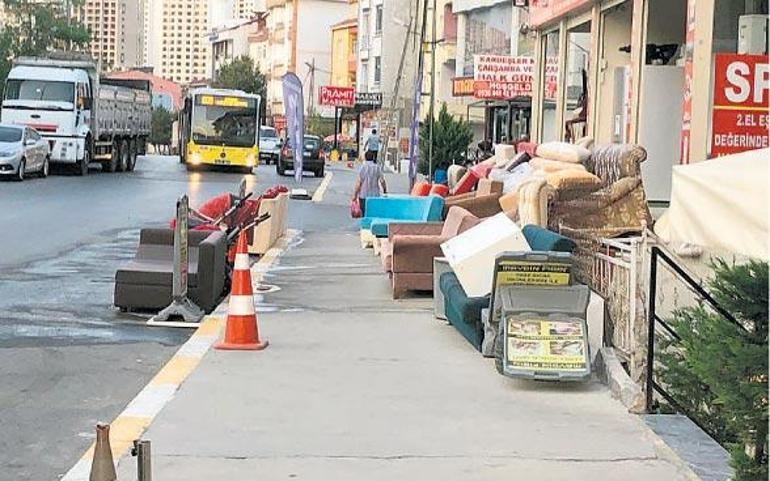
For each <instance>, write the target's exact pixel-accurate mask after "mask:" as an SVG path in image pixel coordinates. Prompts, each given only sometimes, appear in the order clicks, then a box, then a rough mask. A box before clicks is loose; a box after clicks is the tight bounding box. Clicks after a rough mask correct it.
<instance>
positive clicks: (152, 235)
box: [139, 229, 174, 246]
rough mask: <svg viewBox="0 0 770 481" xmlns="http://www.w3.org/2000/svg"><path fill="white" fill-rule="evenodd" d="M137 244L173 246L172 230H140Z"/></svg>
mask: <svg viewBox="0 0 770 481" xmlns="http://www.w3.org/2000/svg"><path fill="white" fill-rule="evenodd" d="M139 244H156V245H169V246H173V245H174V229H142V230H141V231H140V232H139Z"/></svg>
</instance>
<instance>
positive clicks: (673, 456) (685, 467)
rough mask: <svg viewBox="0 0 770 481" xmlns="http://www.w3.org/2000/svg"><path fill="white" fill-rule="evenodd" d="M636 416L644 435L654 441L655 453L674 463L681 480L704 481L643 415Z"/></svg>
mask: <svg viewBox="0 0 770 481" xmlns="http://www.w3.org/2000/svg"><path fill="white" fill-rule="evenodd" d="M634 417H635V418H636V421H637V422H638V423H639V425H640V426H641V428H642V430H643V431H644V435H645V436H646V437H647V438H648V439H649V440H650V442H651V443H652V445H653V449H654V450H655V455H656V456H657V457H658V458H660V459H662V460H663V461H666V462H667V463H670V464H671V465H673V466H674V467H675V468H676V470H677V472H678V473H679V475H680V478H679V479H680V480H684V481H703V479H702V478H701V477H700V476H698V475H697V474H695V471H693V470H692V468H691V467H690V465H689V464H688V463H687V461H685V460H684V459H682V458H681V457H680V456H679V455H678V454H677V453H676V451H674V450H673V449H672V448H671V447H670V446H669V445H668V444H666V442H665V441H664V440H663V439H661V437H660V436H658V435H657V434H656V433H655V431H653V430H652V429H650V427H649V426H648V425H647V424H646V423H645V422H644V419H642V418H641V416H638V415H634Z"/></svg>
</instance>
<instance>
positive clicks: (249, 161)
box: [246, 154, 257, 167]
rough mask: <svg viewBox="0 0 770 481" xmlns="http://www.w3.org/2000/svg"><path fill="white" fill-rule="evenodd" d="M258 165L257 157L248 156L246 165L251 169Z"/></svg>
mask: <svg viewBox="0 0 770 481" xmlns="http://www.w3.org/2000/svg"><path fill="white" fill-rule="evenodd" d="M256 163H257V156H256V155H254V154H249V155H247V156H246V165H248V166H249V167H253V166H254V164H256Z"/></svg>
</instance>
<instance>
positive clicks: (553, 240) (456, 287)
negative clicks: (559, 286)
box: [439, 225, 575, 352]
mask: <svg viewBox="0 0 770 481" xmlns="http://www.w3.org/2000/svg"><path fill="white" fill-rule="evenodd" d="M522 233H523V234H524V237H525V238H526V239H527V242H528V243H529V246H530V247H531V248H532V251H537V252H569V253H572V251H574V250H575V242H574V241H572V240H571V239H569V238H567V237H564V236H563V235H561V234H557V233H556V232H552V231H549V230H547V229H545V228H543V227H540V226H537V225H526V226H524V227H523V228H522ZM439 287H440V289H441V293H442V294H443V295H444V312H445V315H446V318H447V321H449V323H450V324H451V325H452V326H454V327H455V329H457V331H458V332H459V333H460V334H462V336H463V337H464V338H465V339H467V340H468V342H470V343H471V345H472V346H473V347H475V348H476V350H477V351H479V352H481V342H482V341H483V340H484V325H483V324H482V322H481V311H482V309H485V308H487V307H489V297H490V296H484V297H468V296H467V295H466V294H465V290H463V287H462V285H461V284H460V281H459V280H458V279H457V276H456V275H455V273H454V272H446V273H444V274H442V275H441V277H440V279H439Z"/></svg>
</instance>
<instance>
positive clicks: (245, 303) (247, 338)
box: [214, 232, 267, 351]
mask: <svg viewBox="0 0 770 481" xmlns="http://www.w3.org/2000/svg"><path fill="white" fill-rule="evenodd" d="M232 286H233V287H232V289H231V290H230V303H229V305H228V306H227V326H226V327H225V338H224V340H223V341H222V342H220V343H218V344H216V345H215V346H214V348H215V349H228V350H238V351H261V350H262V349H264V348H266V347H267V341H260V339H259V329H258V328H257V315H256V314H255V312H254V297H253V292H252V290H251V270H250V266H249V251H248V250H247V247H246V232H241V234H240V235H239V236H238V244H237V246H236V249H235V264H234V268H233V282H232Z"/></svg>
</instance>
